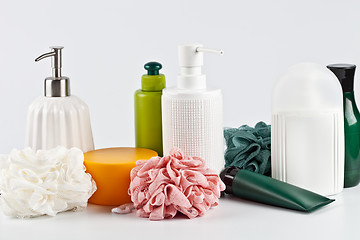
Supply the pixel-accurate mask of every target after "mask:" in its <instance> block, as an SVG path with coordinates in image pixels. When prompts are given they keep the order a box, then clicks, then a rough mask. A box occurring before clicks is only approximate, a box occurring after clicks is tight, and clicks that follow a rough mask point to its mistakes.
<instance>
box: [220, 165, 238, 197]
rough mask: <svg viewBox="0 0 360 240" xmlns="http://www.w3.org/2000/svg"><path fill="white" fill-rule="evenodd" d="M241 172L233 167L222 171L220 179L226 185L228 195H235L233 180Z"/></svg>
mask: <svg viewBox="0 0 360 240" xmlns="http://www.w3.org/2000/svg"><path fill="white" fill-rule="evenodd" d="M239 170H240V168H238V167H235V166H231V167H227V168H225V169H224V170H222V171H221V173H220V178H221V180H222V181H223V182H224V183H225V186H226V188H225V193H227V194H232V193H233V190H232V184H233V180H234V178H235V176H236V174H237V173H238V171H239Z"/></svg>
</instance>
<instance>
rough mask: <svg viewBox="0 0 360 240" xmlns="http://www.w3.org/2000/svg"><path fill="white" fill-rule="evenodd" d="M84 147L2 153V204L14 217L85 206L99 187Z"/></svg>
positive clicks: (0, 162)
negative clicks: (86, 162) (88, 167)
mask: <svg viewBox="0 0 360 240" xmlns="http://www.w3.org/2000/svg"><path fill="white" fill-rule="evenodd" d="M83 161H84V155H83V152H82V151H81V150H80V149H77V148H72V149H66V148H64V147H56V148H53V149H50V150H38V151H34V150H32V149H30V148H25V149H24V150H21V151H20V150H12V151H11V153H10V154H9V155H2V156H0V192H1V197H0V204H1V208H2V210H3V212H4V214H5V215H8V216H13V217H21V218H22V217H35V216H40V215H50V216H55V215H56V214H57V213H59V212H64V211H68V210H72V209H78V208H84V207H86V206H87V201H88V199H89V198H90V197H91V195H92V194H93V193H94V192H95V191H96V184H95V181H94V180H93V179H92V177H91V175H90V174H88V173H85V166H84V164H83Z"/></svg>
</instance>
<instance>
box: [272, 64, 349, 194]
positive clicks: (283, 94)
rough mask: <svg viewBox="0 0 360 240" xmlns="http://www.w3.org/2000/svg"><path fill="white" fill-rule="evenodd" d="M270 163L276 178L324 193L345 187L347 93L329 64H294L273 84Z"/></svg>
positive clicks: (334, 191) (338, 190)
mask: <svg viewBox="0 0 360 240" xmlns="http://www.w3.org/2000/svg"><path fill="white" fill-rule="evenodd" d="M271 168H272V177H273V178H276V179H278V180H281V181H284V182H287V183H291V184H294V185H296V186H299V187H302V188H305V189H308V190H310V191H313V192H316V193H319V194H322V195H332V194H336V193H339V192H340V191H341V190H342V189H343V184H344V117H343V96H342V90H341V85H340V83H339V81H338V80H337V78H336V76H335V75H334V74H333V73H332V72H330V71H329V70H328V69H327V68H326V67H325V66H320V65H317V64H314V63H301V64H298V65H295V66H293V67H291V68H290V69H289V70H288V71H287V72H286V73H285V74H284V76H283V77H281V78H280V79H279V80H278V81H277V82H276V83H275V86H274V89H273V93H272V123H271Z"/></svg>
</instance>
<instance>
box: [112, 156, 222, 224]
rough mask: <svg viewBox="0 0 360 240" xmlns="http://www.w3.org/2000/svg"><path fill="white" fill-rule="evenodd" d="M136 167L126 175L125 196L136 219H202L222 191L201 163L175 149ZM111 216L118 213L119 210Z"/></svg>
mask: <svg viewBox="0 0 360 240" xmlns="http://www.w3.org/2000/svg"><path fill="white" fill-rule="evenodd" d="M136 165H137V166H136V167H135V168H133V169H132V171H131V173H130V178H131V183H130V187H129V194H130V195H131V200H132V201H133V203H134V206H135V208H136V209H137V215H138V216H140V217H148V218H149V219H150V220H162V219H164V218H173V217H174V216H175V215H176V213H177V211H179V212H181V213H183V214H185V215H186V216H187V217H189V218H194V217H197V216H203V215H204V214H205V212H206V211H207V210H209V209H210V208H211V207H213V206H217V205H218V203H219V197H220V191H223V190H224V189H225V185H224V183H223V182H222V181H221V180H220V178H219V176H218V175H217V174H216V173H215V172H214V171H212V170H210V169H208V168H207V167H206V166H205V162H204V160H203V159H201V158H199V157H185V156H184V155H183V153H182V152H181V151H180V150H179V149H172V150H171V151H170V155H169V156H165V157H162V158H161V157H153V158H151V159H149V160H147V161H138V162H137V163H136ZM113 212H121V207H120V208H118V210H113ZM126 212H128V211H126Z"/></svg>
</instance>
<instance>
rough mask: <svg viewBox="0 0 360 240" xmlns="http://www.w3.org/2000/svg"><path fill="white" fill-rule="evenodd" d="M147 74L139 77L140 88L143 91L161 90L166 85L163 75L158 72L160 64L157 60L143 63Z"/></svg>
mask: <svg viewBox="0 0 360 240" xmlns="http://www.w3.org/2000/svg"><path fill="white" fill-rule="evenodd" d="M144 68H145V69H146V70H147V74H144V75H143V76H142V77H141V90H143V91H149V92H152V91H161V90H163V89H164V88H165V87H166V82H165V75H164V74H160V73H159V70H160V69H161V68H162V65H161V64H160V63H158V62H148V63H146V64H145V65H144Z"/></svg>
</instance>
